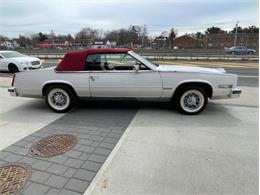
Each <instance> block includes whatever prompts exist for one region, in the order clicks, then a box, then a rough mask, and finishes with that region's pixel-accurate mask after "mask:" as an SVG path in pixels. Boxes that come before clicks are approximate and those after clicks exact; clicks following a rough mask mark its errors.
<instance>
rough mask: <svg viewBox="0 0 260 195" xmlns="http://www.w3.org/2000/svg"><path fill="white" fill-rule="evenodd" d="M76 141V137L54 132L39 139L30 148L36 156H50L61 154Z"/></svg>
mask: <svg viewBox="0 0 260 195" xmlns="http://www.w3.org/2000/svg"><path fill="white" fill-rule="evenodd" d="M76 143H77V138H76V137H75V136H74V135H70V134H54V135H51V136H48V137H46V138H43V139H41V140H40V141H38V142H37V143H36V144H34V145H33V146H32V148H31V153H32V154H33V155H35V156H38V157H51V156H56V155H59V154H63V153H65V152H67V151H68V150H70V149H71V148H72V147H73V146H74V145H75V144H76Z"/></svg>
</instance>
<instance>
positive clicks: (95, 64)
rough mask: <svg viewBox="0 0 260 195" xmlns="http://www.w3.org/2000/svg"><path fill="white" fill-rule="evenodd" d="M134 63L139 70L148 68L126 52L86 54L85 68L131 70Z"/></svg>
mask: <svg viewBox="0 0 260 195" xmlns="http://www.w3.org/2000/svg"><path fill="white" fill-rule="evenodd" d="M134 65H139V66H140V67H139V69H140V70H150V69H149V68H148V67H147V66H145V65H144V64H142V63H140V62H139V61H137V60H136V59H134V58H133V57H132V56H130V55H128V54H126V53H123V54H120V53H118V54H91V55H88V56H87V59H86V64H85V70H94V71H99V70H100V71H102V70H105V71H116V70H133V67H134Z"/></svg>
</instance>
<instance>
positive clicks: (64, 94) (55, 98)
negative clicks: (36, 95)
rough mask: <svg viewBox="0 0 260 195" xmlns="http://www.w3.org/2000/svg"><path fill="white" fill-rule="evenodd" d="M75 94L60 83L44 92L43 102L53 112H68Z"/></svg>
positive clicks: (72, 104) (73, 101)
mask: <svg viewBox="0 0 260 195" xmlns="http://www.w3.org/2000/svg"><path fill="white" fill-rule="evenodd" d="M75 101H76V98H75V95H74V94H73V92H72V91H71V90H70V89H69V88H67V87H65V86H60V85H55V86H51V87H50V88H49V89H48V90H47V92H46V94H45V102H46V103H47V105H48V106H49V107H50V108H51V109H52V110H53V111H55V112H59V113H64V112H68V111H69V110H71V109H72V108H73V106H74V105H75Z"/></svg>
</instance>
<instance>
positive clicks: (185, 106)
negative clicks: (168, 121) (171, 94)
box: [175, 86, 208, 115]
mask: <svg viewBox="0 0 260 195" xmlns="http://www.w3.org/2000/svg"><path fill="white" fill-rule="evenodd" d="M175 101H176V104H177V108H178V110H179V111H180V112H182V113H184V114H188V115H193V114H198V113H200V112H201V111H203V110H204V109H205V107H206V106H207V103H208V96H207V93H206V92H205V90H204V89H202V88H200V87H196V86H194V87H187V88H184V89H182V90H181V91H180V93H179V94H177V97H176V99H175Z"/></svg>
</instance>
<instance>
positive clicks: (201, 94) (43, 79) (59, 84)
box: [8, 49, 241, 114]
mask: <svg viewBox="0 0 260 195" xmlns="http://www.w3.org/2000/svg"><path fill="white" fill-rule="evenodd" d="M8 91H9V92H10V94H11V95H13V96H20V97H35V98H42V97H43V98H44V99H45V101H46V103H47V105H48V106H49V107H50V108H51V109H52V110H54V111H56V112H67V111H69V110H70V109H71V108H72V107H73V106H74V105H75V103H76V100H77V99H107V98H108V99H137V100H157V101H169V102H172V103H174V104H176V106H177V108H178V109H179V111H181V112H182V113H185V114H197V113H199V112H201V111H202V110H203V109H204V108H205V107H206V105H207V102H208V98H210V99H222V98H234V97H239V96H240V93H241V90H240V89H238V88H237V75H233V74H227V73H226V72H225V70H224V69H211V68H198V67H183V66H176V65H157V64H153V63H151V62H149V61H148V60H146V59H145V58H143V57H141V56H139V55H138V54H136V53H135V52H133V51H131V50H128V49H88V50H81V51H76V52H69V53H67V54H66V55H65V56H64V58H63V60H62V61H61V62H60V63H59V64H58V66H57V67H55V68H48V69H40V70H33V71H25V72H20V73H17V74H15V75H14V76H13V81H12V86H11V87H10V88H9V89H8Z"/></svg>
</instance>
